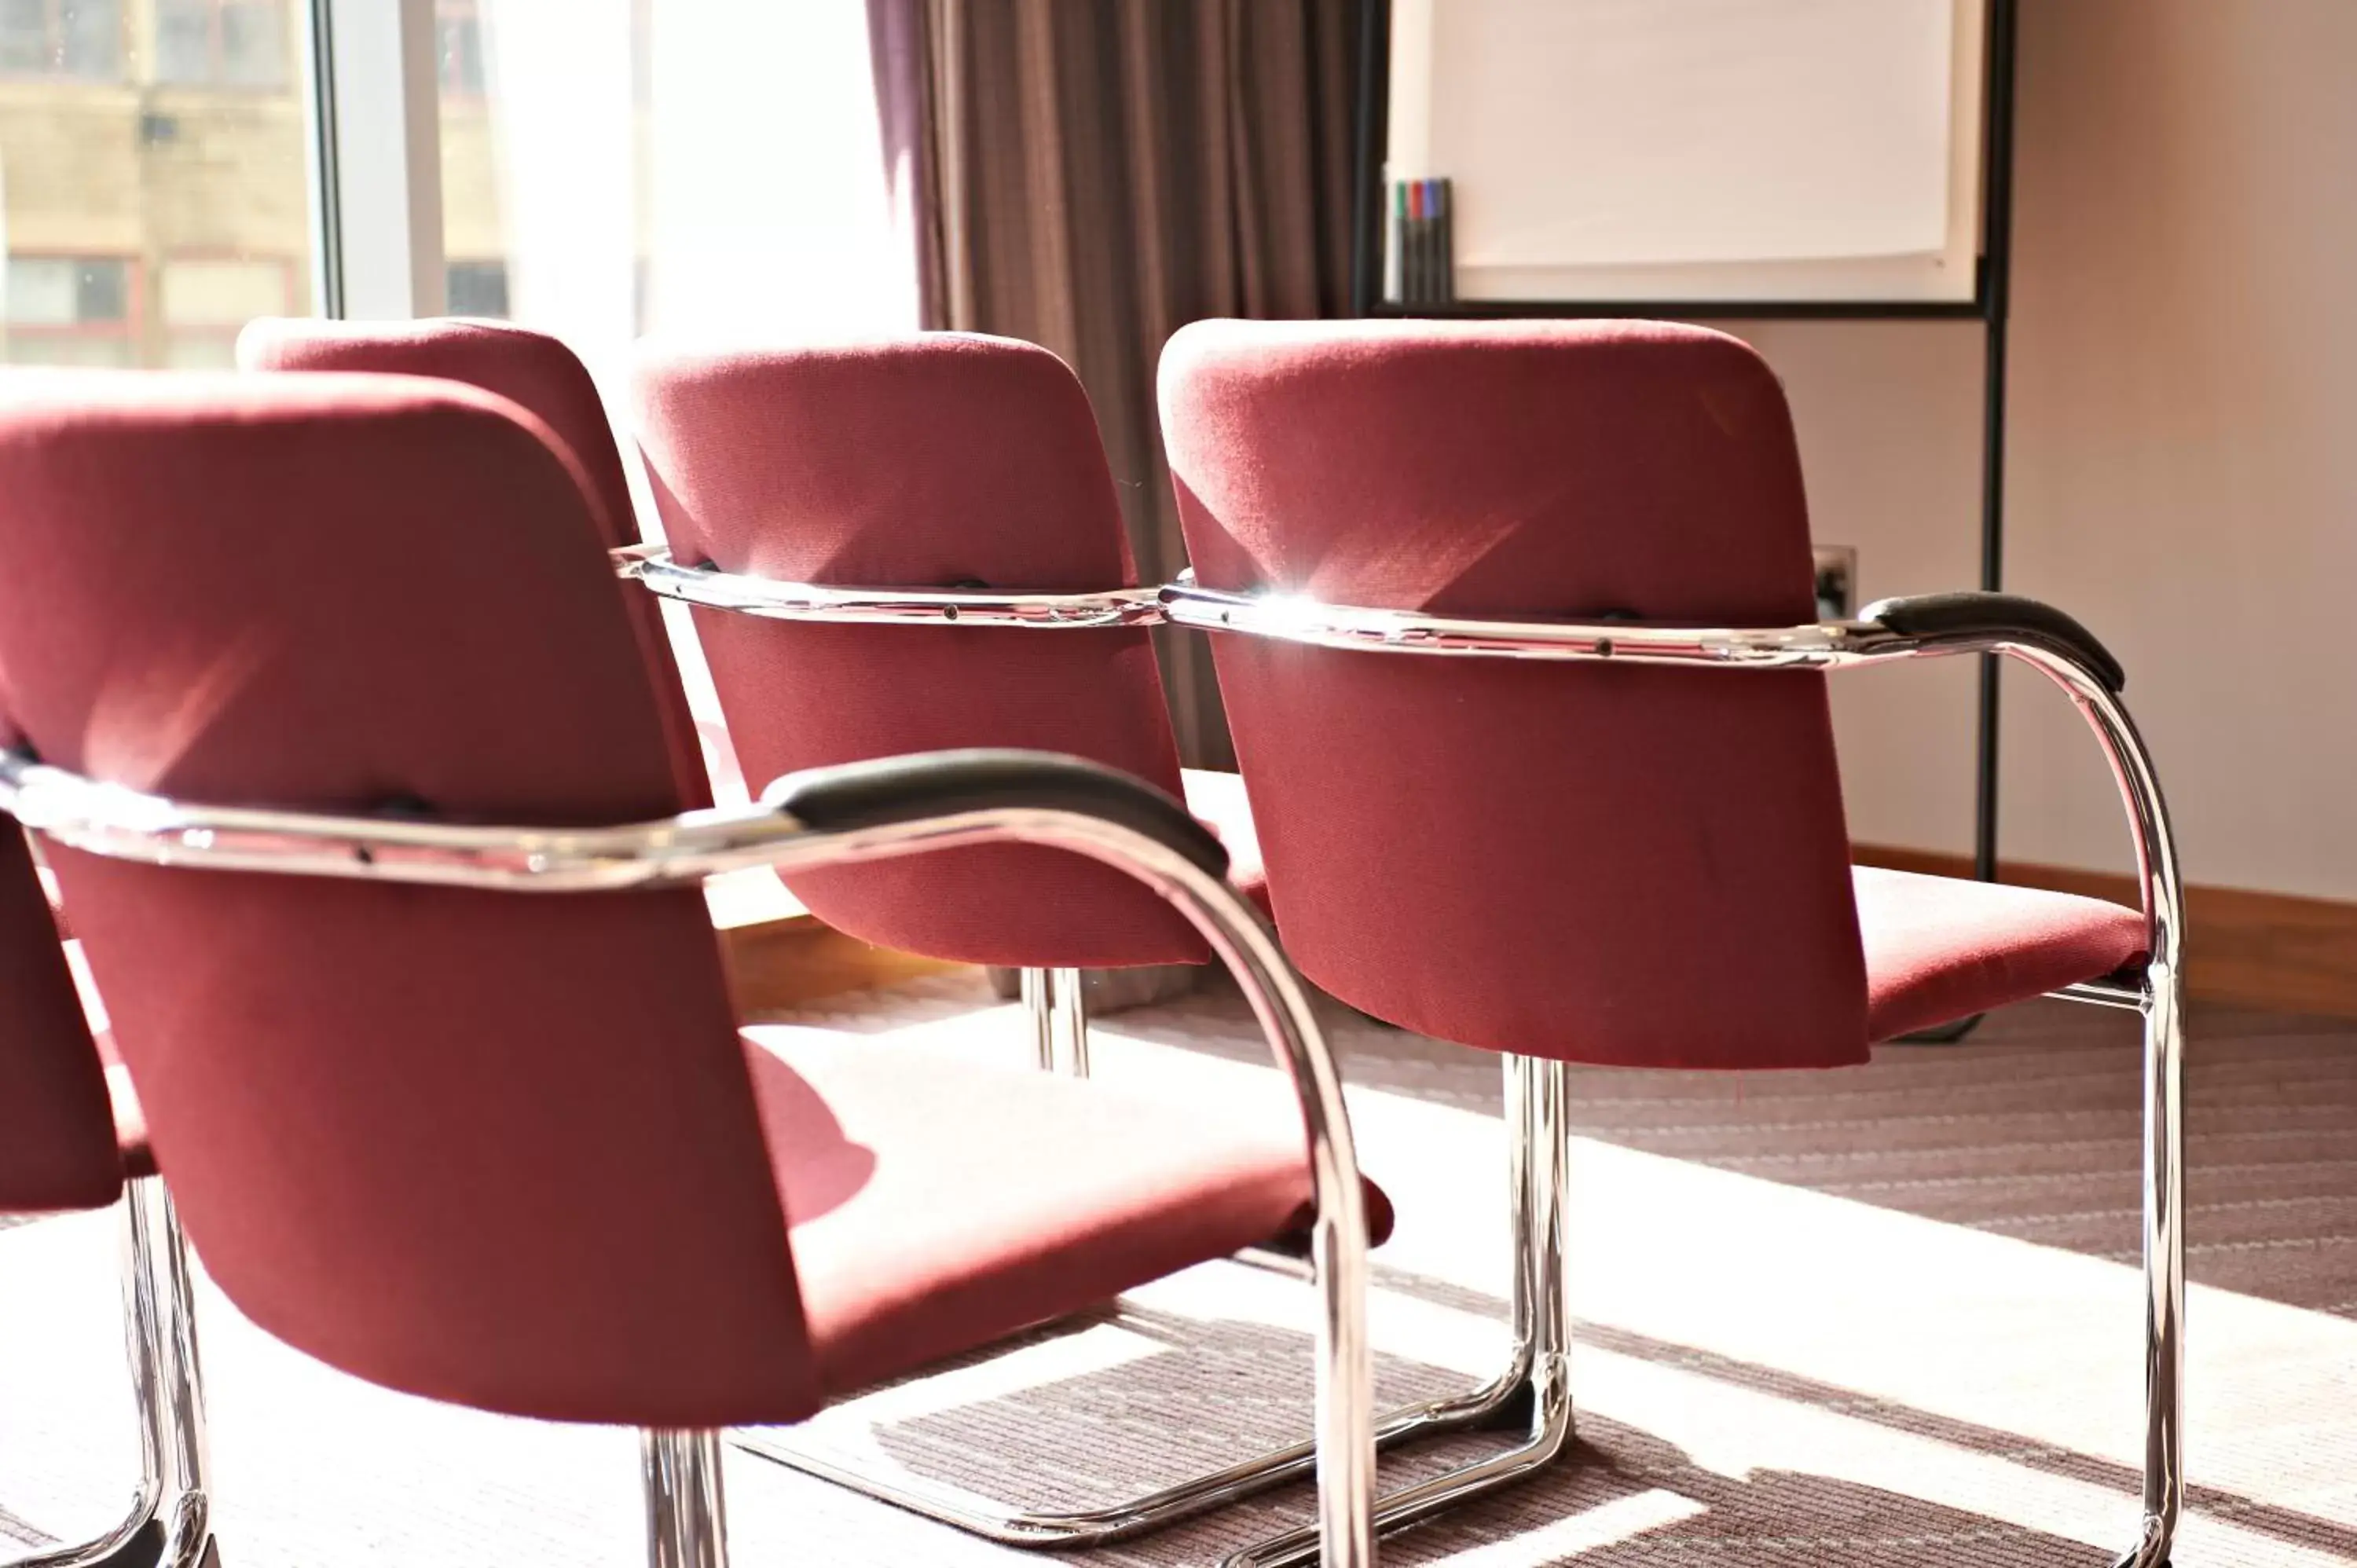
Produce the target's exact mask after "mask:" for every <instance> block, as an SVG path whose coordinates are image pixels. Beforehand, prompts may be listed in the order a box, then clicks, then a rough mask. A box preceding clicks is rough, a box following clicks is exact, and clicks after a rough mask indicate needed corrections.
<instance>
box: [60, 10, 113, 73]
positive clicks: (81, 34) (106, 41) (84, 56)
mask: <svg viewBox="0 0 2357 1568" xmlns="http://www.w3.org/2000/svg"><path fill="white" fill-rule="evenodd" d="M59 20H60V21H61V22H62V24H63V26H64V30H65V40H64V49H65V59H64V64H65V73H66V74H67V75H68V76H78V77H81V78H84V79H85V80H88V81H112V80H115V79H118V78H120V77H121V76H122V74H123V5H122V4H121V0H65V5H64V8H63V11H62V14H61V16H60V17H59Z"/></svg>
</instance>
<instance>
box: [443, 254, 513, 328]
mask: <svg viewBox="0 0 2357 1568" xmlns="http://www.w3.org/2000/svg"><path fill="white" fill-rule="evenodd" d="M444 277H445V279H446V281H447V285H448V289H449V310H450V314H451V315H453V316H494V317H504V316H506V315H507V313H508V264H507V263H505V262H452V263H450V264H449V265H448V266H447V268H446V269H445V270H444Z"/></svg>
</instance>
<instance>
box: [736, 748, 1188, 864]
mask: <svg viewBox="0 0 2357 1568" xmlns="http://www.w3.org/2000/svg"><path fill="white" fill-rule="evenodd" d="M761 800H762V803H763V804H764V805H769V806H775V807H777V808H779V809H780V810H782V811H787V812H789V813H791V815H792V816H793V817H795V818H796V819H798V820H799V821H801V822H804V823H807V824H808V825H809V826H811V827H813V828H816V829H818V830H820V831H821V832H849V831H852V830H854V829H857V828H873V827H882V826H885V825H887V824H888V823H893V822H922V821H924V820H925V819H927V818H929V817H946V816H951V815H953V814H955V813H956V812H959V811H986V810H989V809H991V808H994V807H1001V806H1037V807H1046V808H1049V809H1051V810H1056V811H1079V812H1082V813H1083V814H1084V815H1087V816H1092V817H1097V818H1100V819H1102V820H1103V821H1105V822H1116V823H1119V824H1120V825H1121V826H1123V827H1125V828H1132V829H1135V831H1137V832H1142V833H1144V834H1146V836H1147V837H1148V838H1151V839H1154V840H1156V841H1157V842H1159V843H1162V844H1164V845H1166V846H1167V847H1168V848H1170V849H1174V850H1176V851H1178V852H1179V854H1183V855H1185V856H1186V857H1187V858H1188V859H1189V860H1191V861H1193V862H1194V863H1195V864H1196V865H1200V866H1201V867H1202V868H1203V869H1204V870H1205V871H1208V872H1210V873H1211V875H1214V876H1225V875H1227V874H1228V852H1227V849H1226V846H1224V845H1222V843H1220V840H1219V836H1218V835H1217V834H1215V833H1213V832H1211V829H1209V828H1207V827H1205V826H1204V825H1203V824H1202V823H1201V822H1197V821H1196V820H1195V819H1194V817H1193V816H1191V815H1189V812H1188V811H1187V808H1186V807H1184V806H1182V805H1180V804H1179V802H1178V801H1176V800H1172V799H1171V798H1170V797H1169V796H1168V795H1166V794H1164V793H1163V792H1162V791H1161V790H1159V789H1156V788H1155V787H1154V786H1153V785H1151V784H1148V783H1146V781H1145V780H1144V779H1137V778H1134V777H1132V776H1131V775H1129V774H1126V773H1124V772H1121V771H1119V770H1118V769H1116V768H1107V767H1104V766H1103V765H1102V764H1100V763H1094V762H1087V761H1083V760H1082V759H1081V758H1080V757H1060V756H1058V755H1057V754H1056V753H1054V752H1049V751H996V750H973V751H925V752H918V753H915V754H913V755H911V756H908V757H879V758H877V760H875V761H873V762H851V763H845V764H844V765H842V766H841V767H837V768H810V769H808V770H806V771H804V772H801V773H790V774H788V775H786V777H784V778H783V779H779V780H778V781H777V782H776V783H774V784H772V785H770V787H769V788H768V789H764V790H763V791H762V792H761Z"/></svg>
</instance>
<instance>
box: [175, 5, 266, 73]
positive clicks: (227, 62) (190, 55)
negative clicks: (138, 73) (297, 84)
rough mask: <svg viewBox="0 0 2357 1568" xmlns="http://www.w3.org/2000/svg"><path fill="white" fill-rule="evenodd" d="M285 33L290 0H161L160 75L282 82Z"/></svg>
mask: <svg viewBox="0 0 2357 1568" xmlns="http://www.w3.org/2000/svg"><path fill="white" fill-rule="evenodd" d="M286 38H287V28H286V5H285V0H156V81H160V82H167V83H169V84H171V85H174V86H193V87H279V86H283V85H284V84H285V81H286V65H287V61H286Z"/></svg>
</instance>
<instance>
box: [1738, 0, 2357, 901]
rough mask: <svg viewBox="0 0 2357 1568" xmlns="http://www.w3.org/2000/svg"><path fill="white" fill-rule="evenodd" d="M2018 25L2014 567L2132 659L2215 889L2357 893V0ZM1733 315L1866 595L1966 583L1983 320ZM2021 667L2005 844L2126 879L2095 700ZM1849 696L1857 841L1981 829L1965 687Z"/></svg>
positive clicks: (1963, 835) (1897, 673)
mask: <svg viewBox="0 0 2357 1568" xmlns="http://www.w3.org/2000/svg"><path fill="white" fill-rule="evenodd" d="M2022 11H2023V13H2024V14H2023V16H2022V38H2021V52H2020V111H2019V120H2018V137H2019V143H2018V147H2019V150H2018V164H2017V179H2018V187H2017V205H2016V231H2015V262H2014V289H2015V308H2014V323H2013V337H2012V352H2013V361H2014V363H2013V374H2012V378H2011V397H2012V419H2011V444H2010V449H2009V450H2010V465H2011V472H2010V480H2009V484H2008V486H2007V495H2008V528H2007V583H2008V585H2010V586H2012V587H2014V588H2016V589H2018V590H2019V591H2021V592H2024V593H2029V594H2034V595H2037V596H2040V597H2044V598H2049V599H2051V600H2053V601H2054V602H2055V603H2057V604H2060V605H2061V606H2063V607H2067V608H2069V609H2070V610H2072V613H2074V614H2076V615H2078V616H2079V617H2080V618H2082V619H2083V620H2084V621H2086V622H2087V624H2088V625H2089V626H2091V627H2092V628H2094V629H2095V631H2096V632H2097V633H2098V634H2100V635H2101V636H2103V637H2104V639H2106V640H2107V641H2108V642H2110V643H2111V644H2112V646H2113V647H2114V648H2115V650H2117V651H2118V652H2119V654H2120V655H2121V657H2122V658H2123V659H2124V660H2126V664H2127V667H2128V671H2129V673H2130V680H2129V687H2128V696H2129V699H2130V702H2131V704H2132V705H2133V707H2134V708H2135V710H2136V714H2137V716H2138V719H2139V721H2140V722H2141V723H2142V724H2143V725H2144V727H2145V729H2146V731H2147V735H2148V736H2149V737H2150V738H2151V741H2152V743H2153V746H2154V747H2155V749H2156V751H2157V753H2158V757H2159V761H2160V766H2161V769H2162V777H2163V779H2164V780H2165V781H2166V784H2167V786H2168V789H2169V797H2170V801H2171V804H2172V806H2173V808H2174V811H2175V815H2176V819H2177V823H2178V827H2179V834H2180V837H2181V840H2182V843H2183V845H2184V851H2185V859H2186V865H2187V870H2188V875H2189V876H2190V878H2191V879H2193V880H2195V881H2198V882H2204V883H2212V884H2222V885H2226V886H2241V887H2251V888H2262V889H2267V890H2271V891H2276V892H2285V893H2298V894H2308V895H2312V896H2317V897H2337V898H2345V899H2357V91H2351V90H2350V87H2349V85H2348V74H2347V73H2348V70H2349V68H2350V65H2351V62H2352V61H2357V3H2352V0H2025V3H2024V5H2023V6H2022ZM1724 325H1726V326H1727V327H1728V328H1729V329H1730V330H1733V331H1735V332H1738V333H1739V334H1741V335H1742V336H1744V337H1747V338H1750V339H1751V340H1752V341H1754V342H1755V343H1757V344H1759V345H1760V348H1761V349H1762V350H1763V351H1764V352H1765V353H1766V354H1767V355H1768V357H1769V358H1770V360H1771V361H1773V362H1774V364H1775V365H1776V367H1777V369H1778V370H1779V371H1780V372H1781V374H1782V375H1783V377H1784V379H1785V381H1786V384H1787V387H1788V390H1789V391H1790V393H1791V396H1792V403H1793V407H1794V412H1795V415H1796V418H1797V420H1798V422H1799V425H1800V429H1801V441H1802V447H1803V463H1804V465H1805V467H1806V468H1807V473H1808V480H1809V488H1810V495H1811V500H1812V504H1813V509H1814V513H1815V519H1816V532H1817V537H1818V538H1819V539H1820V540H1823V541H1824V542H1838V543H1850V544H1856V545H1857V546H1858V547H1859V550H1860V555H1861V559H1860V568H1859V571H1860V576H1861V579H1862V584H1861V585H1862V587H1863V590H1864V592H1865V595H1866V596H1867V597H1869V598H1870V597H1874V596H1879V595H1883V594H1891V593H1904V592H1912V591H1917V590H1922V589H1930V588H1936V587H1942V586H1959V585H1968V584H1969V583H1970V582H1971V581H1972V579H1973V575H1974V573H1975V507H1976V506H1977V504H1978V503H1977V495H1978V490H1977V483H1978V481H1977V463H1978V434H1979V402H1978V400H1979V396H1980V353H1981V344H1980V333H1979V328H1977V327H1975V326H1973V325H1969V324H1964V325H1957V324H1948V323H1871V324H1848V323H1798V322H1781V323H1761V322H1753V323H1725V324H1724ZM2006 685H2007V689H2006V693H2005V732H2004V754H2003V755H2004V775H2003V784H2004V787H2003V802H2004V807H2003V810H2004V817H2003V852H2004V854H2006V855H2007V857H2008V858H2018V859H2023V860H2030V861H2040V862H2046V863H2050V864H2057V865H2073V866H2083V867H2093V868H2100V869H2125V868H2126V865H2127V841H2126V836H2125V833H2124V832H2123V831H2122V830H2121V828H2120V827H2119V825H2118V815H2117V809H2116V807H2115V804H2114V797H2113V795H2112V793H2111V787H2110V782H2109V779H2108V778H2107V777H2106V776H2105V774H2104V770H2103V767H2102V764H2101V762H2100V760H2099V759H2098V758H2097V757H2096V756H2095V754H2094V752H2093V749H2092V746H2090V744H2089V743H2088V741H2087V740H2086V739H2085V738H2084V736H2083V733H2082V731H2081V730H2080V728H2079V725H2078V721H2077V719H2076V718H2075V716H2074V715H2073V714H2072V713H2071V711H2070V709H2069V707H2068V705H2067V704H2066V703H2063V702H2062V701H2061V699H2060V698H2059V696H2057V695H2055V694H2053V693H2050V691H2048V690H2046V689H2043V688H2042V686H2041V683H2040V682H2038V681H2037V680H2036V678H2035V677H2025V676H2023V675H2022V674H2021V673H2020V672H2018V671H2017V672H2013V673H2010V674H2009V675H2008V677H2007V683H2006ZM1835 691H1836V693H1837V695H1836V703H1837V722H1838V725H1839V730H1840V736H1841V742H1842V752H1843V765H1844V768H1845V771H1846V774H1847V776H1848V778H1849V780H1850V792H1851V801H1850V809H1851V829H1852V832H1853V834H1854V835H1855V836H1856V837H1857V838H1858V839H1859V840H1861V841H1864V842H1870V843H1889V844H1903V845H1910V846H1916V847H1922V848H1931V849H1945V850H1962V849H1964V848H1965V847H1967V846H1968V844H1969V842H1970V834H1971V810H1972V808H1971V775H1970V758H1971V724H1972V716H1971V715H1972V695H1971V681H1970V677H1969V675H1968V674H1967V673H1966V672H1965V671H1964V670H1962V669H1960V668H1953V669H1946V670H1941V671H1937V672H1936V673H1928V672H1926V671H1922V670H1921V669H1918V670H1894V671H1888V672H1879V671H1878V672H1875V673H1871V674H1862V675H1855V676H1846V677H1843V678H1841V679H1840V680H1839V681H1837V682H1836V683H1835Z"/></svg>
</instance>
